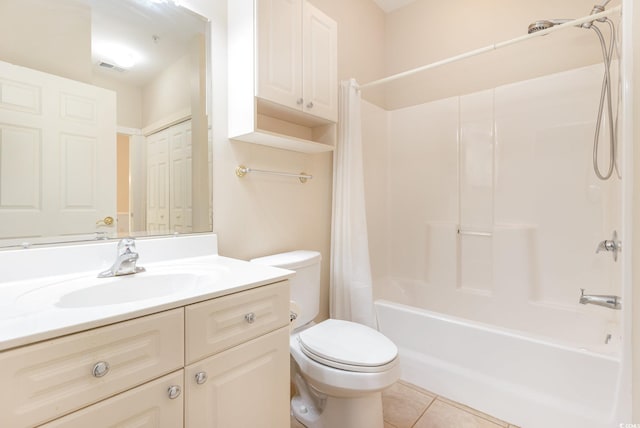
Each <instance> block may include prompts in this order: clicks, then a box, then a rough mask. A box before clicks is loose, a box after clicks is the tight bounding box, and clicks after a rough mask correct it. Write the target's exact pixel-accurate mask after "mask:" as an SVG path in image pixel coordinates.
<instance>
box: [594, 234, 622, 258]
mask: <svg viewBox="0 0 640 428" xmlns="http://www.w3.org/2000/svg"><path fill="white" fill-rule="evenodd" d="M612 235H613V236H611V239H605V240H604V241H601V242H600V243H599V244H598V246H597V247H596V254H597V253H599V252H600V251H609V252H611V253H612V255H613V261H614V262H616V261H618V253H619V252H620V251H622V243H621V242H620V241H618V232H616V231H615V230H614V231H613V234H612Z"/></svg>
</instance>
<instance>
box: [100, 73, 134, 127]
mask: <svg viewBox="0 0 640 428" xmlns="http://www.w3.org/2000/svg"><path fill="white" fill-rule="evenodd" d="M92 84H93V85H96V86H99V87H101V88H105V89H111V90H112V91H115V93H116V113H117V116H116V120H117V122H116V123H117V124H118V126H123V127H127V128H136V129H141V128H142V90H141V89H140V88H139V87H137V86H133V85H127V84H125V83H121V82H117V81H115V80H113V79H109V78H106V77H104V76H102V75H98V74H95V75H94V76H93V81H92Z"/></svg>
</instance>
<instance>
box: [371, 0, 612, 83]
mask: <svg viewBox="0 0 640 428" xmlns="http://www.w3.org/2000/svg"><path fill="white" fill-rule="evenodd" d="M621 10H622V6H616V7H614V8H612V9H609V10H605V11H604V12H600V13H594V14H593V15H588V16H585V17H583V18H578V19H574V20H573V21H568V22H565V23H564V24H560V25H556V26H553V27H551V28H547V29H546V30H541V31H536V32H535V33H532V34H525V35H524V36H520V37H516V38H514V39H511V40H506V41H504V42H499V43H494V44H492V45H489V46H485V47H483V48H479V49H475V50H472V51H469V52H465V53H463V54H460V55H456V56H452V57H450V58H447V59H443V60H441V61H436V62H432V63H431V64H427V65H423V66H421V67H417V68H414V69H412V70H407V71H403V72H401V73H397V74H393V75H391V76H388V77H384V78H382V79H378V80H374V81H373V82H369V83H365V84H364V85H360V89H365V88H371V87H373V86H378V85H382V84H384V83H388V82H392V81H394V80H398V79H400V78H402V77H406V76H411V75H412V74H416V73H419V72H421V71H425V70H430V69H432V68H437V67H440V66H443V65H446V64H450V63H452V62H456V61H460V60H462V59H466V58H471V57H474V56H477V55H480V54H483V53H486V52H490V51H494V50H497V49H501V48H504V47H507V46H511V45H513V44H516V43H520V42H524V41H525V40H529V39H532V38H534V37H540V36H544V35H546V34H549V33H553V32H554V31H559V30H562V29H565V28H568V27H573V26H577V25H581V24H584V23H585V22H592V21H594V20H596V19H599V18H604V17H606V16H609V15H613V14H614V13H616V12H620V11H621Z"/></svg>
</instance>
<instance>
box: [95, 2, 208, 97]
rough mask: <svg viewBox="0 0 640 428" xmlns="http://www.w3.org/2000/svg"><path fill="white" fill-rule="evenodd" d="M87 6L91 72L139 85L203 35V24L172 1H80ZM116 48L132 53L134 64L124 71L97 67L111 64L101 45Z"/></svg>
mask: <svg viewBox="0 0 640 428" xmlns="http://www.w3.org/2000/svg"><path fill="white" fill-rule="evenodd" d="M84 1H85V2H87V3H88V4H89V6H90V7H91V12H92V22H91V24H92V25H91V32H92V34H91V39H92V63H93V64H94V72H95V73H97V74H101V75H103V76H105V77H108V78H111V79H114V80H117V81H120V82H125V83H128V84H132V85H135V86H142V85H144V84H145V83H146V82H148V81H149V80H151V79H152V78H153V77H155V76H156V75H157V74H158V73H160V72H161V71H162V70H164V69H166V68H167V67H168V66H169V65H171V64H172V63H173V62H175V61H176V60H177V59H178V58H181V57H182V56H184V55H185V52H189V47H190V46H191V43H192V40H193V38H194V37H195V36H196V35H197V34H203V33H205V32H206V28H207V22H206V20H205V19H204V18H202V17H200V16H197V15H195V14H194V13H192V12H191V11H189V10H188V9H186V8H182V7H179V6H177V5H176V4H175V3H176V2H175V1H166V0H109V1H105V0H84ZM104 45H120V46H125V47H126V48H127V49H128V50H130V51H132V52H134V53H135V55H136V57H137V60H138V61H137V64H136V65H135V66H134V67H132V68H131V69H127V70H126V71H122V69H120V71H117V70H113V69H112V70H110V69H105V68H103V67H99V66H98V65H97V64H99V63H100V62H107V63H112V61H111V60H110V59H109V58H105V57H104V54H103V53H102V52H101V46H104Z"/></svg>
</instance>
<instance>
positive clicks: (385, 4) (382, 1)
mask: <svg viewBox="0 0 640 428" xmlns="http://www.w3.org/2000/svg"><path fill="white" fill-rule="evenodd" d="M373 1H374V2H376V4H377V5H378V6H380V9H382V10H384V11H385V12H386V13H389V12H393V11H394V10H396V9H400V8H401V7H404V6H406V5H408V4H409V3H413V2H414V1H415V0H373Z"/></svg>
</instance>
